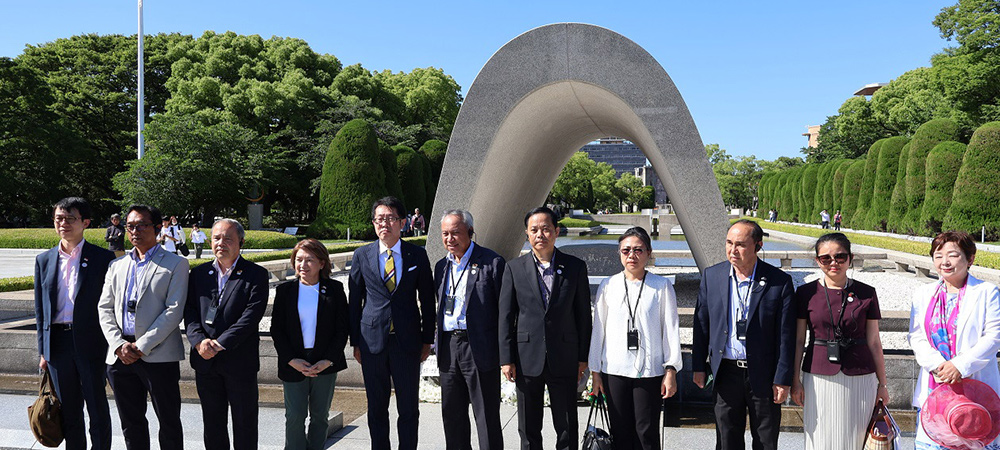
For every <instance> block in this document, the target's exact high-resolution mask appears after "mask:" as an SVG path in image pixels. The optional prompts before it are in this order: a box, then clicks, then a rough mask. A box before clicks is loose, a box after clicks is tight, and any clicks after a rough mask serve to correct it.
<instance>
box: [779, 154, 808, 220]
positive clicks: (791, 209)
mask: <svg viewBox="0 0 1000 450" xmlns="http://www.w3.org/2000/svg"><path fill="white" fill-rule="evenodd" d="M787 172H788V175H787V176H786V177H785V182H784V183H783V184H782V186H781V203H782V207H781V209H780V211H779V217H780V218H781V220H785V221H791V222H794V221H796V220H797V219H798V217H799V212H798V204H799V201H798V200H799V190H800V184H799V181H800V180H801V176H802V167H795V168H793V169H789V170H788V171H787Z"/></svg>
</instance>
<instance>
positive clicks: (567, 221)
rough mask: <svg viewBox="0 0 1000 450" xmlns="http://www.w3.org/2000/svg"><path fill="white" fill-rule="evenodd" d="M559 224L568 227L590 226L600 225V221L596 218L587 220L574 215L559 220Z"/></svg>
mask: <svg viewBox="0 0 1000 450" xmlns="http://www.w3.org/2000/svg"><path fill="white" fill-rule="evenodd" d="M559 224H560V225H562V226H564V227H566V228H582V227H586V228H590V227H596V226H598V225H600V222H598V221H596V220H586V219H574V218H572V217H564V218H563V219H562V220H560V221H559Z"/></svg>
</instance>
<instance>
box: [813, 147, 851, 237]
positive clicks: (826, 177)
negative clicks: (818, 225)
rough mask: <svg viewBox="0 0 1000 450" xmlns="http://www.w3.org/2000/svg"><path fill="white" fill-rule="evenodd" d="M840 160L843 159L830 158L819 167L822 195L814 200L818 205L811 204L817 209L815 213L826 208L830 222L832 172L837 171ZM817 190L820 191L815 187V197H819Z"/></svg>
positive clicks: (831, 212) (831, 221)
mask: <svg viewBox="0 0 1000 450" xmlns="http://www.w3.org/2000/svg"><path fill="white" fill-rule="evenodd" d="M842 162H844V160H843V159H835V160H832V161H827V162H826V163H825V164H823V168H821V169H820V176H821V177H822V179H821V180H820V186H822V187H823V196H822V198H821V199H820V200H818V201H817V202H816V203H818V204H819V205H813V208H814V209H817V211H816V214H819V212H820V211H822V210H824V209H825V210H827V212H829V213H830V217H831V219H830V223H831V224H832V223H833V219H832V217H833V212H834V211H833V175H834V172H836V171H837V168H838V167H840V164H841V163H842ZM819 192H820V191H819V189H817V190H816V197H817V198H820V196H819Z"/></svg>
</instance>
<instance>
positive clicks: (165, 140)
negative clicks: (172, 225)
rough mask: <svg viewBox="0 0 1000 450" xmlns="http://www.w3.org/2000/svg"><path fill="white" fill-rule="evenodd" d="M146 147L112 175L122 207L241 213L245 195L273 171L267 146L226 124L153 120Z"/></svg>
mask: <svg viewBox="0 0 1000 450" xmlns="http://www.w3.org/2000/svg"><path fill="white" fill-rule="evenodd" d="M146 135H147V138H148V140H147V141H146V142H147V143H148V146H149V149H148V150H147V152H146V156H145V157H143V158H142V159H141V160H135V159H134V160H130V161H129V162H128V163H127V165H128V170H126V171H123V172H121V173H119V174H117V175H115V177H114V179H113V183H114V188H115V190H117V191H118V192H121V193H122V197H123V198H122V205H127V204H130V203H145V204H150V205H157V207H159V208H160V209H162V210H163V211H165V212H168V213H171V214H177V215H184V216H193V215H198V213H202V214H204V217H214V216H216V215H217V213H219V212H221V211H223V210H227V209H228V210H235V211H243V210H244V208H245V207H246V204H247V197H248V196H249V195H250V193H251V192H252V191H253V190H255V189H259V187H260V185H261V183H263V181H264V180H265V179H266V178H267V175H268V172H269V171H271V170H272V167H271V166H270V163H269V161H268V158H267V157H265V152H266V151H267V145H266V144H265V142H264V139H263V138H261V137H260V136H259V135H257V133H255V132H254V131H253V130H248V129H246V128H243V127H240V126H239V125H234V124H231V123H225V122H224V123H218V124H212V125H206V124H204V123H201V122H199V121H198V120H196V119H194V118H190V117H188V118H178V117H174V116H170V115H164V116H157V117H156V120H154V121H152V122H151V123H150V124H149V126H148V127H147V128H146Z"/></svg>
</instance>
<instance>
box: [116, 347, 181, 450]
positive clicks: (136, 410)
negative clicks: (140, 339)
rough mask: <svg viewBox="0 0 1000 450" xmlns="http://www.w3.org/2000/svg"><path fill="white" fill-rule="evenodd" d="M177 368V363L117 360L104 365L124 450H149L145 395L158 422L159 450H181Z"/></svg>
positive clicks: (178, 365) (179, 370)
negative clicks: (119, 422) (111, 391)
mask: <svg viewBox="0 0 1000 450" xmlns="http://www.w3.org/2000/svg"><path fill="white" fill-rule="evenodd" d="M180 379H181V366H180V363H178V362H164V363H148V362H145V361H143V360H141V359H140V360H138V361H136V362H134V363H132V364H128V365H126V364H124V363H122V362H121V360H118V361H115V363H114V364H113V365H111V366H108V381H110V382H111V389H112V390H114V391H115V402H116V403H117V405H118V416H119V418H120V419H121V422H122V433H123V434H124V435H125V447H126V448H127V449H128V450H149V421H148V420H146V394H149V398H150V400H151V401H152V403H153V411H154V412H155V413H156V419H157V420H158V421H159V422H160V432H159V442H160V449H161V450H174V449H176V450H182V449H183V448H184V430H183V429H182V427H181V390H180V384H179V383H180Z"/></svg>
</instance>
